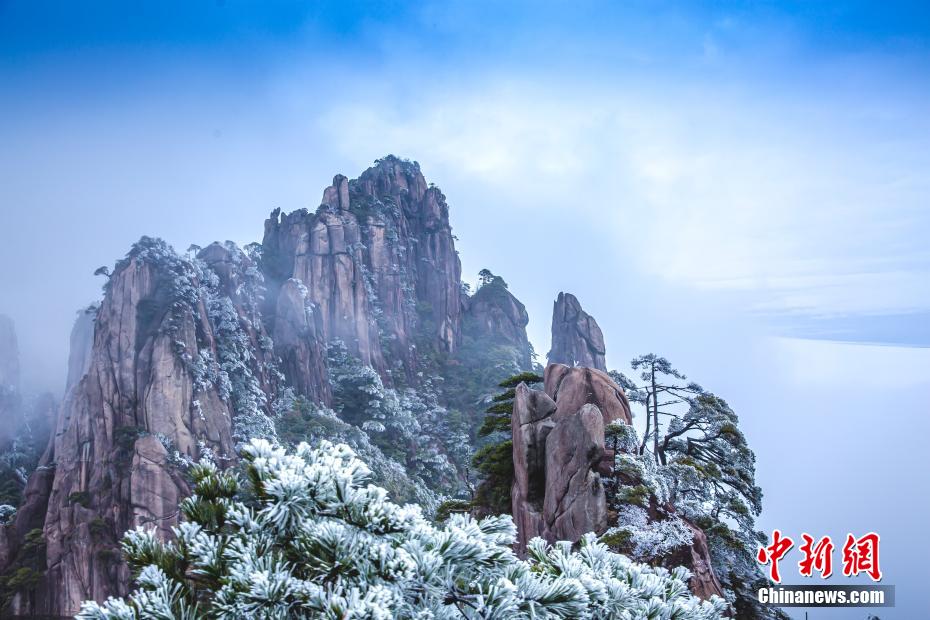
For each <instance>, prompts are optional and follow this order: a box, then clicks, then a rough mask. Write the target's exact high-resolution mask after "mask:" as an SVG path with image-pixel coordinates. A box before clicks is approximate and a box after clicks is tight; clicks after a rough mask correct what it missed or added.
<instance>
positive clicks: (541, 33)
mask: <svg viewBox="0 0 930 620" xmlns="http://www.w3.org/2000/svg"><path fill="white" fill-rule="evenodd" d="M195 4H196V6H193V7H190V6H187V4H182V3H170V2H169V3H155V2H134V3H130V4H129V5H128V6H127V5H126V4H125V3H116V2H112V3H110V2H102V3H95V4H94V8H93V9H91V8H88V7H87V6H86V5H82V4H78V3H67V4H66V3H63V4H61V5H59V6H58V7H56V9H55V10H54V11H52V10H49V8H48V7H43V6H40V5H39V4H38V3H27V2H18V3H13V2H2V1H0V49H2V55H0V135H2V140H0V314H8V315H10V316H11V317H12V318H13V319H14V321H15V323H16V328H17V334H18V340H19V347H20V349H21V353H22V360H21V369H22V381H23V385H24V388H25V389H26V390H28V391H38V390H52V391H54V392H56V393H60V392H61V390H62V388H63V385H64V381H65V374H66V367H65V362H66V359H67V344H68V333H69V330H70V326H71V324H72V322H73V320H74V318H75V316H76V312H77V311H78V309H79V308H81V307H83V306H86V305H87V304H88V303H90V302H92V301H95V300H96V299H98V298H99V295H100V286H101V284H102V283H103V279H102V278H101V277H95V276H93V275H92V274H93V272H94V270H95V269H96V268H97V267H99V266H101V265H108V266H112V264H113V263H114V262H115V260H117V259H119V258H120V257H122V256H123V255H124V254H125V253H126V251H127V250H128V248H129V246H130V244H132V243H133V242H134V241H136V240H137V239H138V238H139V237H140V236H142V235H150V236H159V237H162V238H164V239H166V240H167V241H169V242H170V243H172V244H173V245H174V246H175V248H176V249H177V250H179V251H183V250H185V249H186V248H187V247H188V245H189V244H191V243H197V244H200V245H205V244H207V243H209V242H210V241H213V240H226V239H230V240H233V241H236V242H237V243H240V244H245V243H249V242H252V241H260V240H261V236H262V229H263V221H264V218H265V217H267V215H268V213H269V212H270V211H271V210H272V209H273V208H276V207H280V208H282V209H283V210H285V211H290V210H293V209H298V208H302V207H306V208H310V209H313V208H315V207H316V206H317V205H318V204H319V201H320V197H321V194H322V190H323V188H324V187H325V186H326V185H328V184H329V182H330V180H331V179H332V177H333V175H334V174H337V173H342V174H346V175H347V176H350V177H354V176H357V175H358V174H359V173H360V172H361V171H362V170H364V169H365V168H366V167H367V166H368V165H370V164H371V162H372V161H373V160H374V159H375V158H377V157H381V156H383V155H385V154H388V153H394V154H396V155H398V156H401V157H408V158H411V159H415V160H418V161H419V162H420V164H421V167H422V169H423V172H424V174H425V176H426V178H427V180H428V181H430V182H434V183H436V184H437V185H439V186H440V187H441V188H442V190H443V192H444V193H445V194H446V196H447V198H448V201H449V204H450V209H451V220H452V225H453V227H454V232H455V233H456V235H457V236H458V238H459V241H458V245H457V247H458V249H459V251H460V253H461V258H462V263H463V273H464V274H465V275H466V277H467V278H469V279H471V280H474V279H475V277H476V274H477V272H478V271H479V270H480V269H482V268H484V267H487V268H490V269H491V270H492V271H493V272H494V273H496V274H498V275H501V276H502V277H504V279H505V280H506V281H507V282H508V283H509V285H510V290H511V291H512V292H513V293H514V294H515V295H516V296H517V297H518V298H519V299H520V300H521V301H522V302H524V303H525V304H526V306H527V310H528V311H529V313H530V317H531V322H530V326H529V334H530V339H531V340H532V342H533V343H534V346H535V347H536V350H537V352H538V353H539V354H540V356H541V361H542V360H544V356H545V352H546V351H547V350H548V347H549V334H548V330H549V320H550V313H551V308H552V302H553V300H554V298H555V296H556V294H557V293H558V292H559V291H570V292H572V293H574V294H575V295H576V296H577V297H578V298H579V300H580V301H581V303H582V305H583V306H584V308H585V310H586V311H588V312H589V313H591V314H592V315H593V316H594V317H595V318H596V319H597V321H598V322H599V323H600V325H601V327H602V329H603V331H604V335H605V339H606V343H607V360H608V366H610V367H612V368H618V369H620V370H623V371H625V372H628V371H629V369H628V368H627V364H628V362H629V360H630V359H631V358H632V357H633V356H634V355H636V354H640V353H647V352H655V353H658V354H662V355H665V356H666V357H668V358H670V359H671V360H672V361H673V362H674V363H675V364H676V366H677V367H678V368H679V369H681V370H682V371H684V372H686V373H687V374H688V375H689V378H693V379H694V380H696V381H698V382H700V383H701V384H702V385H704V386H705V387H707V388H708V389H710V390H712V391H714V392H716V393H718V394H720V395H721V396H723V397H724V398H726V399H727V400H728V401H729V402H730V404H731V405H732V406H733V408H734V409H735V410H736V411H737V412H738V413H739V414H740V416H741V424H742V425H743V427H744V428H745V430H746V432H747V435H748V437H749V441H750V445H751V446H752V447H753V448H754V449H755V451H756V454H757V457H758V479H759V481H760V483H761V485H762V487H763V489H764V491H765V507H766V508H765V512H764V514H763V518H762V520H761V526H762V527H763V528H764V529H766V530H769V531H770V530H771V529H772V528H774V527H779V528H781V529H782V530H784V531H789V532H792V533H793V534H794V535H795V536H800V534H801V533H802V532H803V531H807V532H810V533H812V534H819V535H823V534H831V535H832V536H834V538H835V539H836V538H842V537H844V536H845V534H846V532H847V531H851V532H857V533H864V532H865V531H867V530H875V531H878V532H880V533H881V534H882V536H883V539H882V545H883V547H882V549H883V552H884V553H885V555H884V556H883V564H884V566H883V568H884V570H885V574H886V578H885V583H888V584H894V585H896V586H897V587H898V592H897V598H898V607H897V608H896V609H892V610H880V613H878V615H880V616H881V617H882V618H883V619H884V618H902V619H903V618H916V617H930V604H928V603H927V601H926V598H924V596H923V594H924V593H923V590H924V587H925V586H924V581H925V578H926V574H927V570H926V567H925V565H924V558H926V557H928V552H930V543H928V538H927V536H926V535H925V531H924V530H925V526H924V525H923V524H924V523H925V522H926V514H927V511H928V509H930V505H928V504H930V502H928V499H927V498H928V497H930V495H928V491H930V489H928V483H927V476H926V475H925V472H926V470H927V467H926V463H925V461H924V455H923V454H922V450H921V449H920V448H919V445H918V444H919V441H920V439H921V438H925V437H927V436H928V431H930V422H928V420H930V416H928V414H930V407H928V405H930V348H927V347H928V345H930V332H928V325H930V250H928V249H927V248H928V243H927V238H928V233H930V209H927V196H928V195H930V174H928V170H930V115H928V114H927V110H930V73H928V72H927V67H928V66H930V49H928V42H930V39H928V31H930V24H928V10H930V9H928V8H927V6H926V4H915V5H914V6H910V5H906V4H900V5H888V4H882V5H877V4H876V5H871V4H868V3H852V4H846V5H840V4H837V3H829V4H830V6H829V7H827V6H826V3H789V4H785V5H783V6H780V7H779V6H775V5H774V4H771V3H769V4H766V5H764V6H755V5H754V6H755V8H745V7H742V6H741V5H739V4H737V3H704V4H702V3H689V4H688V5H687V6H688V7H690V8H675V7H673V6H671V5H667V4H664V3H652V2H650V3H640V2H633V3H623V7H622V8H620V7H618V6H616V5H615V4H613V3H603V4H599V3H582V4H580V5H578V6H572V7H571V8H569V7H568V6H567V5H566V6H564V7H562V8H560V7H559V6H557V5H555V4H544V5H538V4H536V3H532V4H530V3H527V4H524V5H522V6H521V5H520V3H517V4H513V5H508V6H498V5H497V4H496V3H495V4H482V3H477V2H475V3H473V2H462V3H445V2H442V3H430V2H426V3H415V4H413V3H411V4H409V5H402V4H399V3H398V4H395V3H386V4H384V5H381V7H371V6H368V5H367V4H366V5H364V6H353V5H352V3H342V2H340V3H336V2H332V3H329V2H315V3H297V2H293V3H292V2H283V1H282V2H271V3H262V4H258V3H256V4H246V3H240V2H237V1H234V0H228V1H226V2H216V3H195ZM915 438H916V439H915ZM789 568H791V570H789V571H785V572H789V573H792V574H796V571H795V570H794V569H793V567H789ZM844 579H845V578H840V579H839V581H840V582H844V581H843V580H844ZM876 611H879V610H876ZM865 616H866V610H856V611H848V610H845V611H834V612H831V611H830V610H826V611H823V610H816V612H811V618H812V619H813V618H818V619H819V618H860V619H861V618H864V617H865ZM798 617H801V618H803V612H801V613H800V614H799V615H798Z"/></svg>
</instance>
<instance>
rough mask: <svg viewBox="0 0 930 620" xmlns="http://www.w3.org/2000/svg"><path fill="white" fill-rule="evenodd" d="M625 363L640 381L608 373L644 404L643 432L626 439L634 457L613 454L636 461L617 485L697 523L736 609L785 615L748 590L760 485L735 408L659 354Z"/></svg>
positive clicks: (748, 614) (754, 569) (754, 584)
mask: <svg viewBox="0 0 930 620" xmlns="http://www.w3.org/2000/svg"><path fill="white" fill-rule="evenodd" d="M631 366H632V367H633V369H634V370H639V371H640V379H641V382H639V383H637V382H634V381H632V380H630V379H629V378H628V377H626V376H624V375H623V374H622V373H619V372H616V371H612V372H611V373H610V374H611V376H612V377H613V378H614V380H615V381H617V383H618V384H620V385H621V386H622V387H623V388H624V389H625V390H626V392H627V395H628V397H629V399H630V400H631V401H633V402H637V403H639V404H641V405H642V406H643V407H644V408H645V410H646V416H645V419H646V423H645V432H644V434H643V437H642V439H641V441H634V444H633V445H631V446H630V447H631V448H633V449H634V451H635V452H638V454H639V459H640V461H639V462H638V463H633V460H634V459H632V458H631V457H626V456H623V457H620V460H621V461H623V463H624V464H625V465H624V466H621V468H620V469H621V470H623V471H626V472H627V473H629V472H630V471H632V470H633V469H636V471H637V472H638V474H637V481H638V482H639V483H640V484H639V485H637V486H632V487H630V486H627V487H624V486H623V485H622V484H621V485H620V487H619V489H618V493H619V494H620V496H621V497H626V498H627V499H630V498H633V499H634V500H637V499H639V498H642V501H645V499H646V498H647V497H650V496H651V497H653V498H655V497H658V499H659V500H660V503H664V504H667V505H670V506H674V509H675V511H676V513H677V514H679V515H681V516H683V517H685V518H686V519H688V520H690V521H691V522H692V523H694V524H696V525H697V526H698V527H700V528H701V529H702V530H703V531H704V533H705V534H706V535H707V539H708V544H709V546H710V550H711V557H712V560H713V564H714V570H715V572H716V574H717V576H718V578H719V579H720V582H721V585H722V586H723V587H724V590H725V591H726V592H727V594H728V596H729V597H730V598H731V602H732V603H733V606H734V609H735V610H736V611H737V616H738V617H740V618H747V619H750V620H751V619H753V618H783V617H785V616H784V615H783V614H782V612H780V611H779V610H777V609H773V608H767V607H763V606H761V605H759V604H758V602H757V601H756V594H755V591H756V589H757V588H758V586H759V585H762V584H764V578H763V575H762V573H761V572H760V571H759V568H758V565H757V563H756V562H755V559H754V556H755V551H756V546H757V545H758V544H759V542H760V541H764V540H765V536H764V535H763V534H762V533H760V532H757V531H756V530H755V517H757V516H758V515H759V513H760V512H761V510H762V489H760V488H759V487H758V486H757V485H756V483H755V455H754V454H753V452H752V450H751V449H750V448H749V445H748V443H747V441H746V437H745V436H744V435H743V433H742V432H741V431H740V430H739V426H738V425H739V418H738V417H737V415H736V413H735V412H734V411H733V410H732V409H731V408H730V406H729V405H728V404H727V403H726V401H724V400H723V399H722V398H720V397H718V396H716V395H714V394H712V393H710V392H708V391H706V390H704V388H702V387H701V386H700V385H698V384H696V383H693V382H689V381H688V380H687V377H686V376H685V375H684V374H683V373H681V372H680V371H678V370H677V369H675V368H674V367H673V366H672V364H671V363H670V362H669V361H668V360H667V359H666V358H664V357H660V356H657V355H655V354H648V355H642V356H639V357H637V358H635V359H633V361H632V362H631ZM628 430H629V431H632V429H628ZM634 433H635V432H634ZM643 472H646V473H645V475H643ZM633 503H634V504H635V503H636V501H634V502H633ZM621 510H624V509H623V508H621ZM627 512H628V513H630V514H632V512H635V509H632V511H630V510H628V511H627ZM625 514H626V513H625ZM630 514H626V517H627V520H628V521H629V520H630V519H629V516H630ZM655 525H656V524H648V527H649V528H652V529H655ZM620 529H624V528H620ZM626 530H629V531H632V530H631V528H626ZM653 533H654V532H653ZM651 535H652V534H650V536H651ZM644 559H645V558H644Z"/></svg>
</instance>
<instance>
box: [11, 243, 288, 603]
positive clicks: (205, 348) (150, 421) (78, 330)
mask: <svg viewBox="0 0 930 620" xmlns="http://www.w3.org/2000/svg"><path fill="white" fill-rule="evenodd" d="M201 256H202V258H201V261H202V262H200V263H198V264H199V265H200V267H197V266H196V265H197V264H195V263H191V262H189V261H184V260H182V259H180V258H179V257H177V256H176V255H174V254H173V253H172V252H171V251H170V249H168V248H167V246H165V245H164V244H163V243H161V242H156V241H153V240H143V241H142V242H140V243H139V244H137V245H136V246H135V247H134V249H133V251H132V252H130V254H129V256H128V257H127V258H126V259H125V260H124V261H122V262H121V263H119V264H118V265H117V268H116V269H115V270H114V273H113V275H112V277H111V278H110V281H109V283H108V285H107V290H106V295H105V298H104V300H103V302H102V304H101V305H100V308H99V310H98V311H97V314H96V319H95V320H94V321H93V322H92V324H93V327H94V329H93V334H94V337H93V346H92V348H91V354H90V356H89V361H88V360H87V357H88V356H86V354H85V351H86V347H85V346H84V344H83V341H82V339H83V337H84V334H86V327H87V324H86V323H84V322H82V321H81V319H80V318H79V321H78V324H77V325H76V327H75V330H74V332H73V335H72V342H73V343H74V345H75V349H74V350H73V351H72V355H71V364H70V369H69V382H73V381H75V380H76V383H74V384H73V385H72V386H71V387H70V389H69V391H68V393H67V394H66V397H65V400H64V402H63V404H62V407H61V413H60V415H59V418H58V424H57V430H56V434H55V437H54V440H53V442H52V444H51V445H50V446H49V448H48V450H47V451H46V455H45V456H43V461H42V465H41V466H40V468H39V470H38V471H37V472H36V473H34V474H33V476H32V477H31V478H30V480H29V485H28V487H27V491H26V496H27V497H26V500H25V502H24V505H23V506H22V507H21V509H20V511H19V512H18V513H17V516H16V520H15V522H14V524H13V526H12V532H13V533H14V536H21V535H22V532H23V531H28V529H32V528H33V527H41V528H42V529H43V531H44V537H45V542H46V563H47V574H46V577H45V580H44V581H43V583H41V584H40V585H39V586H38V588H37V590H36V591H35V592H33V593H32V594H31V595H23V596H20V597H18V598H17V599H16V600H15V601H14V603H13V606H12V611H13V612H14V613H17V612H18V613H33V614H48V615H70V614H73V613H75V612H76V611H77V609H78V607H79V605H80V602H81V601H82V600H86V599H91V598H93V599H97V600H102V599H104V598H106V597H107V596H111V595H119V594H123V593H125V592H126V590H127V588H128V584H129V574H128V570H127V569H126V567H125V565H123V564H122V563H121V562H120V560H119V553H118V549H117V546H116V544H117V541H118V539H119V537H120V536H121V534H122V532H124V531H126V530H127V529H130V528H132V527H134V526H136V525H140V524H151V525H154V526H155V527H156V528H157V529H158V530H159V531H161V532H162V533H163V534H165V535H167V533H168V531H169V528H170V527H171V526H172V525H175V524H176V523H177V521H178V512H177V510H178V508H177V505H178V500H179V499H180V498H181V497H182V496H183V495H185V494H187V493H188V491H189V490H188V489H187V486H186V483H185V481H184V478H183V476H182V475H181V474H180V472H179V470H178V468H177V464H176V460H177V459H196V458H198V457H199V456H200V453H201V450H202V449H203V448H210V449H211V450H212V451H214V453H215V454H216V455H218V457H219V458H221V459H222V458H224V457H225V456H228V455H232V454H233V453H234V452H233V446H234V441H233V434H234V431H235V424H237V423H238V422H237V420H239V421H241V420H243V419H245V420H248V419H250V418H254V417H259V418H260V417H261V408H262V407H265V406H267V403H265V402H264V401H263V400H262V399H261V398H258V399H257V400H256V401H255V402H252V403H243V402H240V401H237V398H236V395H235V393H233V394H230V393H229V389H230V387H231V386H235V387H236V388H237V389H239V390H241V391H242V392H244V393H252V394H269V395H270V394H273V393H274V391H275V385H274V383H275V381H276V379H275V375H274V372H273V367H274V364H273V360H272V358H271V353H270V352H269V351H266V350H265V348H263V346H262V343H263V341H264V339H265V338H266V335H265V333H264V331H263V327H262V324H261V321H260V317H259V316H258V315H257V314H256V313H257V305H256V304H257V300H256V299H254V289H253V287H252V286H251V284H250V282H249V279H250V278H251V277H253V276H254V274H252V275H250V273H251V271H252V270H251V267H252V264H251V262H250V261H249V259H248V258H247V257H245V255H243V254H242V253H241V252H239V251H238V250H237V249H234V248H233V247H231V246H222V245H217V246H216V247H214V246H211V247H210V248H208V250H205V251H204V252H202V253H201ZM198 269H199V271H198ZM237 356H238V357H237ZM244 369H248V371H247V372H246V371H245V370H244ZM247 405H252V406H254V408H255V410H254V411H253V410H246V409H247V408H248V407H247ZM172 459H175V461H173V460H172ZM43 516H44V518H42V517H43ZM27 528H28V529H27ZM8 529H10V528H8ZM0 555H2V554H0ZM8 555H9V554H8Z"/></svg>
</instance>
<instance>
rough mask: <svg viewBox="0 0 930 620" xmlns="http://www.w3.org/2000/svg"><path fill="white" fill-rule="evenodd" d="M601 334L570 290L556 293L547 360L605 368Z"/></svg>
mask: <svg viewBox="0 0 930 620" xmlns="http://www.w3.org/2000/svg"><path fill="white" fill-rule="evenodd" d="M605 354H606V349H605V347H604V334H603V333H601V328H600V327H598V325H597V321H595V320H594V317H592V316H591V315H590V314H588V313H587V312H585V311H584V310H582V308H581V304H580V303H579V302H578V299H577V298H576V297H575V296H574V295H572V294H571V293H559V297H558V299H556V300H555V304H554V305H553V308H552V350H550V351H549V363H550V364H565V365H566V366H587V367H589V368H596V369H597V370H603V371H604V372H606V371H607V362H606V359H605V357H604V356H605Z"/></svg>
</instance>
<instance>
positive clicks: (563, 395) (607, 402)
mask: <svg viewBox="0 0 930 620" xmlns="http://www.w3.org/2000/svg"><path fill="white" fill-rule="evenodd" d="M543 386H544V389H545V391H546V394H548V395H549V397H550V398H551V399H552V400H554V401H555V402H556V403H558V407H559V408H558V412H556V418H562V417H566V416H570V415H574V414H575V413H576V412H577V411H579V410H580V409H581V408H582V407H583V406H584V405H586V404H592V405H595V406H597V408H598V409H599V410H600V412H601V415H602V416H603V417H604V425H605V426H606V425H608V424H610V423H611V422H613V421H614V420H622V421H623V422H626V423H627V424H632V423H633V414H632V413H631V412H630V401H629V400H627V397H626V394H625V393H624V391H623V389H622V388H621V387H620V386H619V385H617V384H616V383H615V382H614V380H613V379H611V378H610V376H609V375H608V374H607V373H606V372H602V371H599V370H595V369H593V368H584V367H574V368H572V367H569V366H565V365H564V364H549V365H548V366H546V371H545V375H544V383H543Z"/></svg>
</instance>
